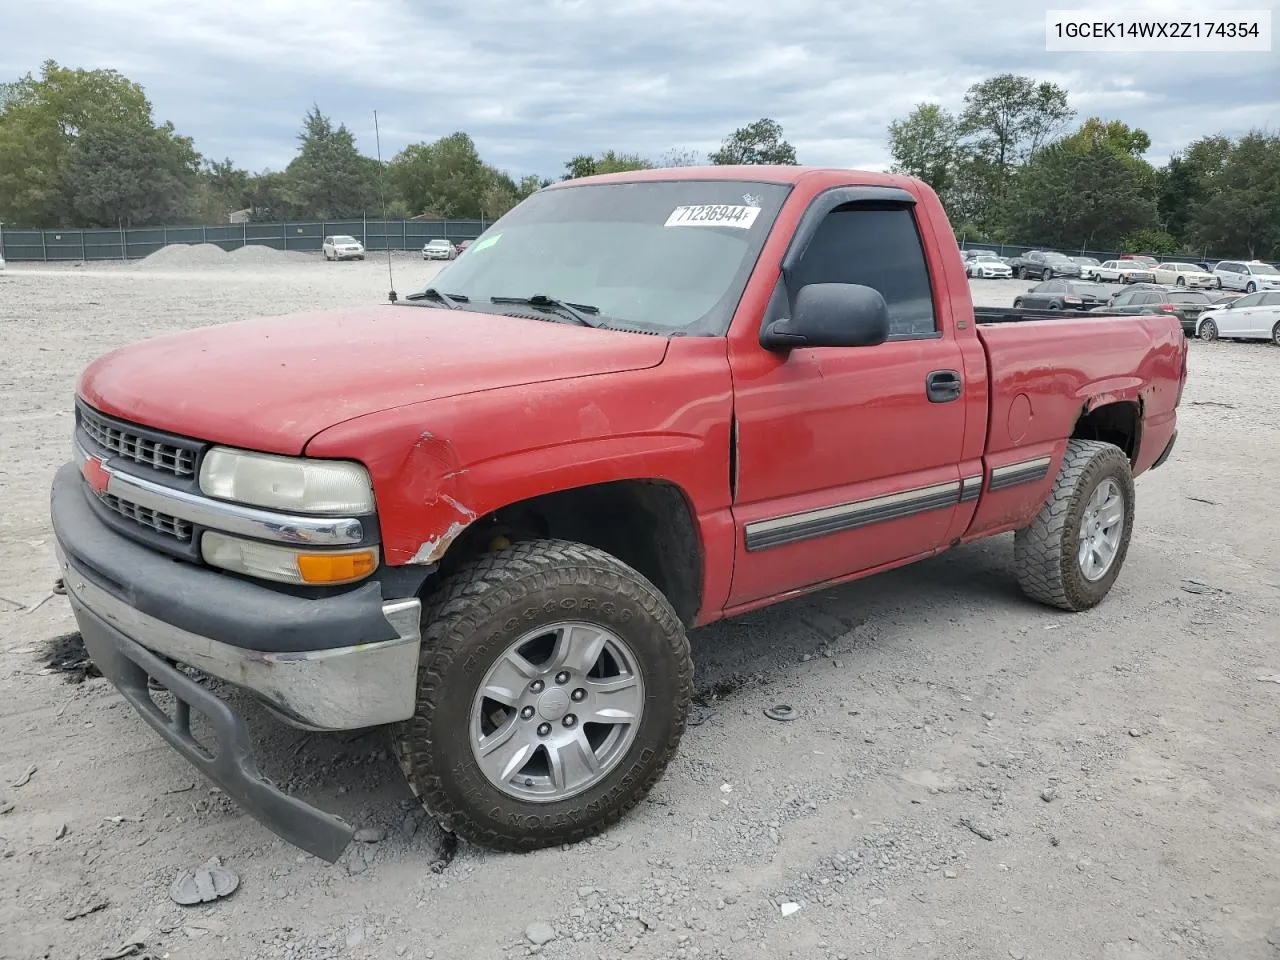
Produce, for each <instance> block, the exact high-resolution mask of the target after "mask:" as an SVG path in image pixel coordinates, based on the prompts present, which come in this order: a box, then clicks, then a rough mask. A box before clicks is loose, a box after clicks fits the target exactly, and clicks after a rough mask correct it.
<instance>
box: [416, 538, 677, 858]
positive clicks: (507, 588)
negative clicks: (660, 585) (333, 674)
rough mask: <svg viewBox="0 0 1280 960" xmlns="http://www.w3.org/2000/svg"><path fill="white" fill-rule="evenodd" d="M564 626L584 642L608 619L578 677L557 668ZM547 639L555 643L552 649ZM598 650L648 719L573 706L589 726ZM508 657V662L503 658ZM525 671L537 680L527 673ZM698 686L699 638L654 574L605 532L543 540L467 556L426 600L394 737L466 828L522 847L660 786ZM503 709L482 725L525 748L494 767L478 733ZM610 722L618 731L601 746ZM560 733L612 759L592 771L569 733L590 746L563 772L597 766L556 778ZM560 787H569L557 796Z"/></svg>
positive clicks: (451, 824)
mask: <svg viewBox="0 0 1280 960" xmlns="http://www.w3.org/2000/svg"><path fill="white" fill-rule="evenodd" d="M573 624H577V625H578V626H577V627H576V628H575V627H574V626H573ZM557 626H559V627H560V630H559V632H558V633H557V634H555V636H556V637H558V638H559V639H560V640H563V641H564V642H565V644H566V646H568V647H571V648H572V646H573V645H572V644H571V643H570V642H569V638H572V637H573V636H575V635H576V636H578V637H579V638H581V637H582V636H583V635H584V633H583V630H582V628H583V627H585V628H586V630H587V631H590V630H595V631H596V635H595V636H596V640H599V642H600V643H603V644H604V646H603V647H600V646H599V645H598V644H597V643H596V640H591V641H589V642H588V641H580V642H584V643H587V646H586V648H582V647H578V648H574V649H579V650H581V649H586V650H588V651H589V650H590V649H592V647H593V645H594V649H595V650H596V653H595V654H594V656H595V657H596V658H598V659H597V660H591V657H592V654H591V653H589V652H588V653H585V654H582V660H581V663H582V664H585V668H584V669H583V671H582V672H581V673H580V674H579V675H578V676H577V677H574V678H571V679H570V680H569V681H568V683H567V684H562V683H560V682H559V675H558V674H557V673H555V672H554V671H556V670H557V666H556V665H554V660H555V656H554V651H555V650H559V649H560V646H559V645H558V644H555V645H554V650H553V642H552V640H549V639H547V638H548V637H551V636H552V633H551V631H554V630H556V629H557ZM544 628H545V629H544ZM575 630H576V634H575ZM585 635H586V636H587V637H588V638H590V637H592V634H591V633H590V632H587V633H586V634H585ZM601 635H603V636H604V639H603V640H600V639H599V638H600V636H601ZM614 641H617V643H614ZM539 646H541V648H542V649H543V650H546V651H547V657H546V661H545V662H543V659H542V656H541V654H540V652H539V650H538V649H537V648H538V647H539ZM601 650H603V651H604V652H603V653H602V652H601ZM517 652H518V653H520V654H522V656H521V657H520V658H517V657H516V656H515V655H516V653H517ZM588 660H591V662H590V663H588V662H587V661H588ZM517 662H518V664H519V666H518V667H517V666H515V664H516V663H517ZM624 662H625V663H624ZM593 663H594V664H596V668H597V669H599V668H603V667H608V666H609V665H610V664H612V665H613V666H614V667H616V668H617V669H618V674H619V675H629V676H630V677H632V678H634V679H635V681H636V682H633V683H632V684H631V685H630V686H629V687H627V688H626V690H630V691H632V693H631V696H634V697H636V698H638V701H637V702H632V703H630V704H628V703H627V700H626V698H621V699H620V700H618V701H609V702H611V703H613V706H614V707H622V706H624V705H626V706H627V707H628V708H629V709H630V710H634V711H635V713H636V714H638V716H639V722H638V723H630V724H628V723H625V722H622V721H615V722H614V723H613V724H612V725H609V724H593V723H591V722H590V721H587V720H582V721H581V722H580V723H577V722H576V720H575V724H576V727H575V726H574V725H571V724H570V723H568V722H566V720H570V719H574V718H573V717H571V716H570V714H571V713H581V712H582V710H583V708H580V707H576V706H575V704H576V703H578V702H580V701H579V700H578V699H577V697H578V693H579V691H580V690H582V691H590V689H591V687H592V684H593V683H594V682H599V678H598V677H591V676H588V674H589V673H592V672H594V671H593V670H592V666H591V665H592V664H593ZM504 666H505V667H506V670H505V677H504V676H503V673H502V672H499V673H496V674H492V671H501V669H502V668H503V667H504ZM624 666H625V667H626V669H623V667H624ZM529 671H533V672H532V673H530V672H529ZM605 672H606V679H607V678H608V676H609V675H608V673H607V670H606V671H605ZM491 674H492V675H491ZM525 680H529V681H530V683H529V685H528V686H523V684H524V682H525ZM504 681H505V686H504V685H503V683H504ZM538 684H542V685H541V686H538ZM579 685H580V686H579ZM517 686H519V689H520V693H519V694H518V695H516V694H512V697H513V699H514V702H512V701H507V703H509V704H510V705H509V706H508V707H502V706H500V702H499V701H498V700H493V699H491V698H487V697H483V696H482V695H481V690H482V689H485V690H495V689H502V690H510V691H514V690H515V689H516V688H517ZM570 688H572V692H571V693H566V692H565V691H567V690H570ZM624 692H626V691H625V690H618V691H615V694H622V693H624ZM552 694H556V697H554V698H553V697H552ZM605 695H606V694H605V693H595V695H594V696H593V693H592V692H585V693H584V696H585V698H586V699H585V701H581V702H584V703H585V704H586V709H590V708H591V705H592V703H596V702H601V701H598V700H596V697H601V696H605ZM692 696H693V662H692V660H691V659H690V655H689V641H688V639H687V638H686V636H685V632H684V628H683V626H682V625H681V623H680V620H679V618H678V617H677V616H676V613H675V611H674V610H673V609H672V608H671V605H670V604H669V603H668V602H667V600H666V598H665V597H664V596H663V595H662V594H661V593H660V592H659V591H658V589H657V588H656V587H654V586H653V584H652V583H650V582H649V581H648V580H646V579H645V578H644V577H643V576H641V575H640V574H639V573H637V572H636V571H635V570H633V569H631V568H630V567H628V566H627V565H626V564H624V563H622V562H621V561H619V560H617V559H616V558H614V557H612V556H610V555H609V554H607V553H605V552H603V551H601V550H597V549H595V548H594V547H588V546H584V545H582V544H577V543H569V542H566V541H562V540H529V541H524V542H520V543H516V544H514V545H511V546H508V547H505V548H503V549H500V550H497V551H495V552H492V553H487V554H484V555H483V556H481V557H480V558H479V559H477V560H474V561H472V562H471V563H469V564H467V565H466V566H464V567H463V568H462V569H461V570H460V571H458V573H456V574H455V575H454V576H452V577H450V578H449V579H448V580H447V581H446V582H445V583H444V584H442V585H441V587H440V588H439V589H438V590H437V592H436V593H435V595H434V597H433V598H432V599H431V600H430V601H429V603H428V605H427V609H426V611H425V612H424V615H423V635H422V653H421V659H420V661H419V669H418V705H417V710H416V712H415V713H414V716H413V717H412V718H410V719H409V720H407V721H405V722H403V723H401V724H399V725H398V727H397V730H396V732H395V735H394V738H393V739H394V751H395V754H396V758H397V760H398V761H399V762H400V766H401V769H402V770H403V771H404V773H405V776H406V777H407V778H408V781H409V786H410V788H411V789H412V790H413V792H414V794H415V795H416V796H417V797H418V799H419V801H421V803H422V805H423V806H424V807H425V808H426V810H427V811H428V812H429V813H430V814H431V815H432V816H434V817H435V818H436V819H437V820H438V821H439V822H440V824H441V825H442V826H443V827H444V828H445V829H446V830H450V831H453V832H454V833H456V834H457V835H458V836H460V837H462V838H463V839H465V840H468V841H469V842H471V843H475V844H478V845H481V846H485V847H489V848H491V849H497V850H504V851H509V852H521V851H529V850H535V849H538V848H541V847H547V846H552V845H556V844H562V843H573V842H576V841H579V840H582V839H584V838H585V837H587V836H590V835H592V834H595V833H598V832H599V831H600V830H602V829H604V828H606V827H608V826H610V825H612V824H614V823H616V822H617V821H618V820H619V819H621V818H622V816H623V815H624V814H626V812H627V811H628V810H630V809H631V808H632V807H634V806H635V805H636V804H637V803H639V802H640V801H641V800H642V799H643V798H644V797H645V795H646V794H648V792H649V790H650V789H651V788H652V787H653V785H654V784H655V783H656V782H657V780H658V779H659V777H661V776H662V773H663V771H664V770H665V769H666V767H667V764H668V763H669V761H670V760H671V757H672V756H673V755H674V754H675V752H676V749H677V747H678V746H679V743H680V739H681V737H682V736H683V734H684V729H685V719H686V714H687V711H688V707H689V702H690V699H691V698H692ZM517 706H519V707H520V709H521V710H523V709H525V708H528V709H529V710H530V712H531V713H532V716H531V717H527V718H526V716H525V714H524V713H522V712H517V709H516V708H517ZM496 714H504V715H503V716H502V717H501V718H500V720H501V722H500V723H498V724H497V726H496V727H494V729H492V730H490V732H489V733H488V734H484V736H487V737H489V738H493V737H495V736H500V732H501V731H502V730H505V729H507V727H508V726H510V727H511V729H512V734H511V735H510V736H508V737H506V738H505V739H502V740H498V741H496V742H495V745H494V747H493V750H494V753H495V756H496V755H497V754H499V753H500V752H503V751H504V749H505V748H506V747H507V746H508V744H512V743H513V741H515V743H516V744H517V745H519V747H520V749H519V750H517V751H511V750H505V752H506V757H505V759H499V761H498V762H499V763H505V764H506V765H505V766H504V767H501V768H499V767H497V766H496V765H494V766H492V767H491V768H490V772H486V770H485V769H484V768H482V767H481V765H480V761H479V760H478V759H477V750H478V749H480V747H479V746H473V740H475V738H476V737H477V736H480V735H481V733H482V731H483V730H484V727H485V726H486V725H490V726H492V725H493V724H494V723H495V715H496ZM588 727H592V728H593V732H592V734H589V733H588ZM601 727H605V728H606V733H605V736H604V738H603V740H601V741H600V744H599V745H598V746H595V745H594V744H595V742H596V738H598V737H599V735H600V733H601V730H600V728H601ZM544 728H545V729H546V730H547V731H548V733H545V734H544V733H543V729H544ZM566 730H572V731H574V732H573V733H566ZM615 734H616V737H615ZM589 736H591V738H592V739H588V737H589ZM566 738H567V739H566ZM556 741H560V744H561V746H565V745H569V746H571V747H581V746H583V745H586V747H588V748H591V747H593V752H592V754H591V755H592V756H594V757H596V758H597V761H598V762H599V763H600V764H602V766H603V769H602V770H601V771H600V772H599V773H598V774H590V773H589V772H588V768H587V765H586V764H585V763H583V760H584V758H585V757H586V756H587V754H586V753H585V752H579V751H578V750H575V751H574V752H573V753H572V754H565V753H562V752H561V751H560V750H559V749H557V750H556V751H555V752H556V755H557V756H559V757H560V758H561V762H562V764H564V763H565V762H566V761H574V760H577V761H578V762H577V763H576V764H572V765H573V766H575V767H576V769H575V770H573V771H569V769H568V767H567V766H561V767H559V768H558V769H559V772H560V776H562V777H568V776H569V775H570V772H572V773H576V774H583V773H584V772H587V776H588V779H587V782H585V785H584V784H583V783H578V784H577V788H576V789H558V788H557V785H556V784H555V783H554V782H553V780H552V777H551V775H550V774H551V771H552V764H551V761H550V757H551V749H550V748H551V746H552V745H553V744H555V743H556ZM480 745H481V746H483V740H481V742H480ZM600 751H604V753H603V754H601V753H600ZM610 751H612V752H611V753H610ZM538 762H540V763H541V764H542V766H541V768H540V771H539V769H538V768H536V767H535V764H536V763H538ZM512 764H521V765H520V766H514V767H513V766H512ZM518 775H520V776H518ZM592 776H595V777H596V779H591V777H592ZM513 781H515V782H513ZM499 783H501V784H502V785H501V786H499ZM569 786H570V787H572V786H573V785H572V784H570V785H569ZM557 793H560V794H563V796H561V797H559V798H557V797H556V794H557Z"/></svg>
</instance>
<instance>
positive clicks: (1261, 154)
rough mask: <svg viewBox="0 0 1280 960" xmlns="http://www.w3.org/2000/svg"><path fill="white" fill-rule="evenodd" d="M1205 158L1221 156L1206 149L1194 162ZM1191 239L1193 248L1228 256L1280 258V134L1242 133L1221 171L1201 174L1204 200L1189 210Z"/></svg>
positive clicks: (1258, 131)
mask: <svg viewBox="0 0 1280 960" xmlns="http://www.w3.org/2000/svg"><path fill="white" fill-rule="evenodd" d="M1206 155H1207V156H1209V157H1216V156H1220V155H1221V152H1220V151H1219V150H1213V149H1207V150H1205V151H1204V152H1203V153H1202V154H1201V155H1200V156H1198V157H1197V161H1199V162H1204V161H1205V160H1206ZM1210 165H1211V164H1210ZM1190 234H1191V239H1192V240H1193V241H1194V242H1196V243H1197V244H1199V245H1201V246H1203V247H1204V248H1206V249H1211V250H1217V251H1223V252H1224V253H1226V255H1228V256H1230V255H1233V254H1234V255H1236V256H1239V255H1242V254H1243V255H1244V256H1247V257H1250V258H1255V257H1256V258H1260V259H1272V258H1275V257H1280V134H1271V133H1264V132H1263V131H1260V130H1254V131H1252V132H1250V133H1248V134H1246V135H1245V136H1243V137H1241V138H1240V139H1239V140H1238V141H1237V142H1236V144H1235V146H1234V148H1233V149H1232V150H1231V151H1230V154H1229V155H1228V156H1227V157H1226V159H1225V161H1223V162H1222V164H1221V166H1220V168H1218V169H1217V170H1214V171H1212V172H1211V173H1209V174H1207V175H1206V190H1205V196H1204V198H1203V199H1202V200H1199V201H1197V202H1195V203H1194V204H1193V206H1192V213H1191V228H1190Z"/></svg>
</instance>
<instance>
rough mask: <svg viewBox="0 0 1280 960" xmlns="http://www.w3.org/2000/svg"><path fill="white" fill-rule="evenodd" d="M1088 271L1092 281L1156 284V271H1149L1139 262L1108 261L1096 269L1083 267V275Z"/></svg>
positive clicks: (1081, 270) (1081, 269) (1081, 271)
mask: <svg viewBox="0 0 1280 960" xmlns="http://www.w3.org/2000/svg"><path fill="white" fill-rule="evenodd" d="M1086 270H1087V271H1088V279H1090V280H1110V281H1111V282H1113V283H1115V282H1117V281H1119V282H1120V283H1144V282H1145V283H1155V281H1156V275H1155V271H1153V270H1149V269H1147V268H1146V267H1145V266H1143V265H1142V263H1141V261H1138V260H1107V261H1105V262H1103V263H1101V264H1099V265H1098V266H1096V267H1081V268H1080V273H1081V274H1082V275H1083V274H1084V273H1085V271H1086Z"/></svg>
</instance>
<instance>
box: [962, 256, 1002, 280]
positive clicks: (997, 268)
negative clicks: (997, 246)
mask: <svg viewBox="0 0 1280 960" xmlns="http://www.w3.org/2000/svg"><path fill="white" fill-rule="evenodd" d="M965 272H966V273H967V274H969V276H971V277H981V278H983V279H999V280H1008V279H1009V278H1010V277H1012V276H1013V271H1012V270H1011V269H1009V265H1008V264H1007V263H1005V262H1004V261H1003V260H997V259H996V258H995V257H993V256H990V255H986V256H978V257H974V258H973V259H972V260H969V261H967V262H966V264H965Z"/></svg>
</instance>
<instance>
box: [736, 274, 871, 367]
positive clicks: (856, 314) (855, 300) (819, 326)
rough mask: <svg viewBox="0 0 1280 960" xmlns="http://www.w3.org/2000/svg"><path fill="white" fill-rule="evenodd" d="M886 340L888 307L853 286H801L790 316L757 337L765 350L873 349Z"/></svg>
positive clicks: (840, 284) (769, 326) (859, 286)
mask: <svg viewBox="0 0 1280 960" xmlns="http://www.w3.org/2000/svg"><path fill="white" fill-rule="evenodd" d="M887 339H889V307H888V305H887V304H886V303H885V302H884V297H882V296H881V295H880V292H879V291H878V290H873V289H872V288H871V287H864V286H862V285H861V284H856V283H811V284H809V285H808V286H805V287H801V288H800V292H799V293H798V294H797V295H796V298H795V307H794V310H793V311H792V315H791V316H790V317H783V318H781V319H778V320H774V321H773V322H772V323H770V324H769V325H768V326H767V327H766V328H765V329H764V332H763V333H762V334H761V336H760V343H761V345H762V346H763V347H765V348H766V349H768V350H791V349H794V348H796V347H873V346H875V345H876V344H879V343H884V342H885V341H886V340H887Z"/></svg>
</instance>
